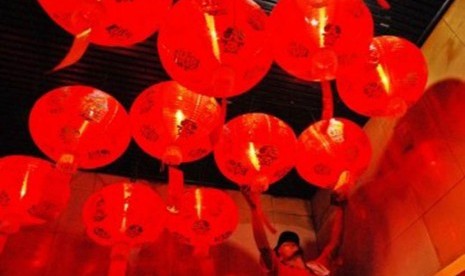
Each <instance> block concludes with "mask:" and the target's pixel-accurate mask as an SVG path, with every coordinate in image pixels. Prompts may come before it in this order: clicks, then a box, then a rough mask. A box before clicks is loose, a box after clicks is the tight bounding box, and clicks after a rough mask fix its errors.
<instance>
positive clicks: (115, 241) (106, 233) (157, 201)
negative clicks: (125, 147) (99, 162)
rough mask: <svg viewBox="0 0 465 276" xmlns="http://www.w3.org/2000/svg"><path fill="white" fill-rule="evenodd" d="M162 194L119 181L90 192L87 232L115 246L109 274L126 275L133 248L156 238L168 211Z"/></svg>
mask: <svg viewBox="0 0 465 276" xmlns="http://www.w3.org/2000/svg"><path fill="white" fill-rule="evenodd" d="M164 206H165V205H164V203H163V201H162V199H161V198H160V196H159V195H158V194H157V193H156V192H155V191H154V190H153V189H152V188H151V187H150V186H148V185H146V184H143V183H139V182H136V183H129V182H118V183H114V184H111V185H108V186H106V187H104V188H103V189H101V190H100V191H98V192H96V193H94V194H93V195H91V196H90V197H89V198H88V199H87V201H86V202H85V204H84V209H83V220H84V224H85V226H86V232H87V235H88V236H89V237H90V238H91V239H92V240H93V241H95V242H96V243H97V244H99V245H103V246H112V253H111V254H112V256H111V258H112V260H111V265H110V269H109V275H125V271H126V266H127V256H128V254H129V251H130V250H131V248H132V247H134V246H138V245H141V244H143V243H146V242H152V241H155V240H156V239H157V238H158V236H159V235H160V234H161V232H162V230H163V229H164V224H165V222H166V216H167V212H166V209H165V207H164Z"/></svg>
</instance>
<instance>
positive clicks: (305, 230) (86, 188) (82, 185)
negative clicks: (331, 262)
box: [0, 172, 316, 276]
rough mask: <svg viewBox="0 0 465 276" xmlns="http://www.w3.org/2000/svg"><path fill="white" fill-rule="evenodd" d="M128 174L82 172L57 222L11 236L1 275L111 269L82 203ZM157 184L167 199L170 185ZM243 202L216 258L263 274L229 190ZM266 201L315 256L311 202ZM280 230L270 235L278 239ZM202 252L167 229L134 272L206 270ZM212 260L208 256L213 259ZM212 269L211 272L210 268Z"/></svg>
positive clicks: (135, 256)
mask: <svg viewBox="0 0 465 276" xmlns="http://www.w3.org/2000/svg"><path fill="white" fill-rule="evenodd" d="M120 180H127V179H124V178H121V177H116V176H111V175H101V174H96V173H85V172H81V173H78V174H77V175H75V176H74V177H73V180H72V182H71V199H70V202H69V204H68V207H67V209H66V210H65V211H64V212H63V214H62V215H61V216H60V218H59V219H58V220H57V221H55V222H52V223H49V224H46V225H41V226H34V227H24V228H23V229H22V230H21V231H20V232H19V233H16V234H13V235H11V236H9V238H8V240H7V242H6V244H5V248H4V251H3V253H1V254H0V275H51V276H55V275H86V276H87V275H105V274H106V272H107V269H108V266H109V258H110V249H109V248H106V247H101V246H98V245H96V244H94V243H93V241H91V240H90V239H89V238H88V237H87V236H86V234H85V229H84V225H83V223H82V219H81V210H82V206H83V204H84V202H85V200H86V198H87V197H88V196H90V195H91V194H92V193H93V192H95V191H97V190H98V189H100V188H102V187H103V186H105V185H108V184H111V183H114V182H116V181H120ZM153 188H154V189H155V190H156V191H157V192H158V193H159V194H160V195H161V196H162V197H163V198H165V199H166V185H162V184H154V185H153ZM225 192H226V193H228V194H229V195H230V196H231V197H232V198H233V200H234V201H235V202H236V204H237V206H238V207H239V215H240V222H239V226H238V228H237V230H236V232H235V233H234V234H233V236H232V237H230V239H229V240H228V241H227V242H226V243H224V244H221V245H218V246H216V247H212V248H211V252H210V253H211V256H212V259H211V262H210V263H211V264H213V266H214V270H215V271H216V274H217V275H229V276H232V275H241V276H247V275H259V273H260V267H259V265H258V251H257V249H256V248H255V244H254V241H253V237H252V231H251V226H250V216H249V210H248V207H247V206H246V203H245V201H244V200H243V198H242V195H241V194H240V193H238V192H237V191H225ZM262 200H263V207H264V210H265V212H266V213H267V215H268V217H269V218H270V220H271V221H272V223H273V225H274V226H275V227H276V228H277V230H278V233H279V232H280V231H282V230H285V229H290V230H294V231H297V232H299V234H300V236H301V239H302V244H303V246H304V248H305V249H306V250H305V251H306V252H307V254H308V256H309V257H315V255H316V251H315V244H314V243H315V234H314V231H313V227H312V224H311V218H310V217H311V209H310V202H309V201H304V200H298V199H290V198H275V197H271V196H268V195H265V196H263V198H262ZM276 239H277V235H271V234H270V235H269V240H270V243H271V244H272V245H274V244H275V242H276ZM202 260H204V259H201V258H197V257H195V256H193V254H192V248H191V247H189V246H186V245H183V244H180V243H179V242H178V241H177V240H175V239H173V238H172V237H171V236H170V234H169V233H168V232H167V231H165V232H164V233H163V234H162V236H161V237H160V238H159V239H158V241H157V242H156V243H153V244H146V245H144V246H142V247H140V248H136V249H134V250H132V252H131V254H130V260H129V268H128V275H159V276H163V275H166V276H168V275H169V276H175V275H202V273H201V272H199V271H200V269H201V266H200V263H202ZM207 263H208V262H207ZM206 275H211V273H208V274H206Z"/></svg>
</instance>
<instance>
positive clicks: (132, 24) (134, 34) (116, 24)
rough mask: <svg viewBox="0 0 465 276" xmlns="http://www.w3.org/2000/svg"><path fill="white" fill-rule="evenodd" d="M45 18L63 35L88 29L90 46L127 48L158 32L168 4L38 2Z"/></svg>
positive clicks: (161, 0) (166, 0)
mask: <svg viewBox="0 0 465 276" xmlns="http://www.w3.org/2000/svg"><path fill="white" fill-rule="evenodd" d="M39 3H40V5H41V6H42V7H43V9H44V10H45V11H46V12H47V14H48V15H49V16H50V17H51V18H52V19H53V20H54V21H55V22H56V23H57V24H58V25H60V27H62V28H64V29H65V30H66V31H67V32H69V33H71V34H73V35H78V34H80V33H82V32H84V31H85V30H87V29H90V32H91V33H90V36H89V39H90V41H91V42H92V43H95V44H99V45H103V46H128V45H132V44H134V43H137V42H140V41H143V40H145V39H146V38H147V37H149V36H150V35H151V34H153V33H154V32H155V31H157V30H158V28H159V27H160V24H161V22H162V20H164V18H165V15H166V13H167V12H168V9H169V7H170V5H171V0H156V1H154V0H137V1H132V0H130V1H127V0H126V1H122V0H61V1H58V0H39Z"/></svg>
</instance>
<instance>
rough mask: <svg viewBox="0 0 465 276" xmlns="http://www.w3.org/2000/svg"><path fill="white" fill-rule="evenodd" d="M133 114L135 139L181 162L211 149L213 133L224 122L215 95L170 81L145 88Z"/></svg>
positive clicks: (152, 152)
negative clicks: (202, 92) (199, 92)
mask: <svg viewBox="0 0 465 276" xmlns="http://www.w3.org/2000/svg"><path fill="white" fill-rule="evenodd" d="M130 117H131V123H132V133H133V136H134V139H135V140H136V142H137V144H138V145H139V146H140V147H141V148H142V149H143V150H144V151H145V152H147V153H148V154H150V155H152V156H153V157H155V158H158V159H160V160H162V161H163V162H164V163H167V164H170V165H179V164H180V163H182V162H190V161H194V160H198V159H200V158H202V157H204V156H206V155H207V154H208V153H210V151H211V150H212V142H211V141H210V139H209V135H210V134H211V132H212V131H213V130H214V128H216V127H218V124H219V123H220V122H221V109H220V107H219V105H218V103H217V102H216V100H215V98H213V97H207V96H203V95H199V94H196V93H193V92H192V91H190V90H188V89H186V88H184V87H183V86H181V85H179V84H178V83H177V82H174V81H167V82H162V83H159V84H156V85H154V86H152V87H150V88H148V89H146V90H145V91H143V92H142V93H141V94H140V95H139V96H138V97H137V99H136V100H135V101H134V103H133V105H132V107H131V111H130Z"/></svg>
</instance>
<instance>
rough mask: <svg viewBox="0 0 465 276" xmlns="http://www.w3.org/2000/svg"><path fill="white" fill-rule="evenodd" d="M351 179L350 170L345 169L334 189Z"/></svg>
mask: <svg viewBox="0 0 465 276" xmlns="http://www.w3.org/2000/svg"><path fill="white" fill-rule="evenodd" d="M349 179H350V172H349V171H343V172H342V173H341V175H340V176H339V179H338V180H337V183H336V185H335V186H334V190H338V189H340V188H341V187H342V186H344V185H346V184H347V183H348V182H349Z"/></svg>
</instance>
